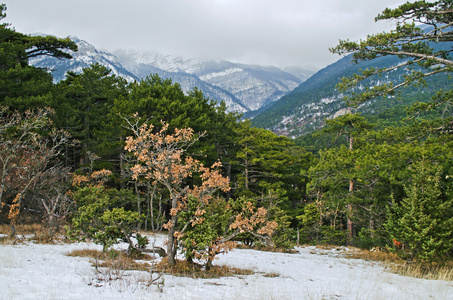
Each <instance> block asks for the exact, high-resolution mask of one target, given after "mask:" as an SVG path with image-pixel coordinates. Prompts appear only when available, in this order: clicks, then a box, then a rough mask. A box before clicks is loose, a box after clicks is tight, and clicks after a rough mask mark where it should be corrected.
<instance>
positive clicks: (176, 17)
mask: <svg viewBox="0 0 453 300" xmlns="http://www.w3.org/2000/svg"><path fill="white" fill-rule="evenodd" d="M0 2H2V3H6V6H7V11H6V13H7V17H6V19H5V20H4V21H5V22H7V23H11V24H12V26H13V27H15V28H16V31H19V32H22V33H36V32H43V33H46V34H52V35H56V36H58V37H66V36H69V35H75V36H77V37H79V38H80V39H83V40H86V41H87V42H89V43H91V44H93V45H94V46H95V47H96V48H98V49H102V50H107V51H109V50H110V51H112V50H116V49H135V50H139V51H155V52H159V53H163V54H172V55H182V56H184V57H191V58H192V57H193V58H203V59H225V60H230V61H234V62H242V63H249V64H265V65H276V66H282V67H283V66H293V65H295V66H314V67H317V68H322V67H324V66H326V65H328V64H330V63H333V62H334V61H336V60H338V59H339V56H337V55H333V54H331V53H330V52H329V50H328V48H329V47H333V46H335V45H336V44H337V42H338V40H339V39H348V38H349V39H351V40H357V39H360V38H366V35H367V34H371V33H377V32H381V31H384V30H389V29H390V28H391V26H392V25H394V24H392V23H391V22H386V21H380V22H377V23H375V22H374V17H375V16H376V15H377V14H378V13H380V12H381V11H382V10H384V9H385V8H386V7H392V8H394V7H397V6H398V5H399V4H402V3H404V2H406V1H405V0H403V1H399V0H71V1H69V0H3V1H2V0H0Z"/></svg>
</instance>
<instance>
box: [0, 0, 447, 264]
mask: <svg viewBox="0 0 453 300" xmlns="http://www.w3.org/2000/svg"><path fill="white" fill-rule="evenodd" d="M452 10H453V7H452V4H451V1H437V2H435V3H425V2H424V1H417V2H414V3H407V4H404V5H402V6H401V7H399V8H398V9H393V10H390V9H388V10H385V11H384V12H383V13H382V14H381V15H379V16H378V19H379V20H381V19H382V20H396V21H398V25H397V26H396V28H395V30H394V31H392V32H390V33H381V34H377V35H370V36H369V37H368V39H367V40H366V41H360V42H350V41H340V43H339V45H338V46H337V47H335V48H333V49H331V51H332V52H334V53H339V54H341V55H345V54H351V55H350V56H347V57H346V58H343V59H342V60H340V61H339V62H338V63H336V64H335V68H333V67H331V68H330V70H335V71H334V72H327V71H321V72H320V73H318V74H317V75H315V76H314V77H313V78H311V79H310V80H308V81H307V82H306V83H305V84H303V85H301V86H300V87H299V88H298V89H296V90H295V91H294V92H293V93H292V94H291V95H289V96H287V97H286V98H285V100H284V101H283V103H285V105H284V106H280V108H279V109H281V110H282V113H281V114H280V116H287V115H286V114H287V111H288V110H292V111H293V112H295V114H294V117H295V118H296V119H298V121H297V122H295V121H294V120H295V119H292V117H291V118H289V116H287V117H288V120H287V122H286V123H285V124H286V126H287V127H286V128H285V129H284V130H288V132H290V133H291V134H290V135H293V136H299V135H301V134H302V133H304V132H308V131H310V130H313V129H319V130H317V131H316V133H315V134H313V135H305V136H302V137H300V138H298V139H296V140H293V139H290V138H289V137H285V136H281V135H277V134H275V133H273V132H272V131H270V130H268V129H262V128H258V127H255V126H252V122H251V121H240V115H238V114H235V113H231V112H227V108H226V106H225V104H224V103H216V102H214V101H212V100H210V99H208V98H207V97H205V95H204V94H203V93H202V92H201V91H200V90H199V89H196V88H195V89H193V90H192V91H191V92H190V93H184V91H183V90H182V88H181V86H180V85H179V84H176V83H173V82H172V81H171V80H170V79H163V78H160V77H159V76H157V75H149V76H147V77H146V78H144V79H143V80H141V81H134V82H128V81H126V80H125V79H124V78H122V77H119V76H117V75H114V74H112V71H111V70H109V69H108V68H106V67H105V66H102V65H100V64H93V65H91V66H90V67H88V68H84V69H83V70H82V72H81V73H77V74H76V73H75V72H69V73H68V74H67V75H66V77H65V79H64V80H61V81H59V82H58V83H55V82H54V81H53V78H52V76H51V75H50V74H49V73H47V72H46V71H45V70H43V69H40V68H38V67H35V66H32V65H31V64H30V63H29V61H30V59H31V58H34V57H41V56H52V57H55V58H58V59H62V60H70V59H71V57H70V55H69V54H68V52H67V51H68V50H72V51H76V50H77V49H76V48H77V46H76V44H75V43H74V42H73V41H71V40H70V39H58V38H55V37H50V36H45V37H42V36H30V35H27V34H24V33H19V32H16V31H15V30H14V29H13V27H11V26H10V25H8V24H2V25H1V26H0V31H1V34H0V49H1V50H2V52H1V58H0V78H1V80H0V91H1V92H0V102H1V110H0V113H1V114H0V117H1V119H0V120H1V122H0V201H1V205H2V206H1V207H2V209H1V215H0V222H1V223H2V224H8V225H10V227H11V234H12V235H14V234H15V228H16V226H17V225H18V224H23V223H27V222H43V224H44V227H45V229H46V235H47V237H48V239H50V240H51V239H53V238H54V237H55V235H57V234H58V233H64V234H66V235H67V236H68V237H69V238H71V239H74V240H81V239H90V240H93V241H95V242H96V243H98V244H101V245H102V246H103V249H104V251H108V250H109V249H110V248H111V247H112V246H113V245H114V244H116V243H118V242H120V241H125V242H127V243H128V244H129V251H128V253H139V252H144V251H147V247H150V246H151V245H148V240H147V238H146V237H143V236H142V235H140V233H138V231H139V230H145V231H150V230H152V231H164V232H165V233H166V234H167V239H168V242H167V244H166V249H161V248H159V249H154V250H155V251H159V253H163V255H165V256H166V259H167V260H166V262H167V263H168V264H169V265H170V266H174V265H175V264H177V260H176V253H177V251H178V250H179V251H181V252H182V253H183V254H184V255H185V258H186V260H187V262H188V263H191V264H192V265H193V266H194V265H195V262H194V261H195V260H197V261H198V262H202V263H203V267H204V270H209V269H210V268H211V267H212V262H213V260H214V259H215V257H216V255H218V254H220V253H223V252H226V251H229V250H231V249H233V248H234V247H236V246H237V243H238V242H240V243H242V244H243V245H248V246H256V247H265V248H266V249H273V250H279V251H288V250H290V249H291V248H292V247H293V245H294V244H295V243H307V244H335V245H345V244H347V245H354V246H358V247H361V248H367V249H371V248H378V249H388V250H389V251H392V252H395V253H397V254H398V255H399V256H400V257H401V258H403V259H406V260H409V261H411V262H416V263H421V264H425V263H426V264H429V263H432V262H439V263H445V262H446V261H449V260H451V257H452V255H453V189H452V187H453V185H452V176H453V175H452V174H453V165H452V162H453V152H452V150H451V149H453V139H452V135H451V133H452V130H453V128H452V120H453V118H452V117H453V116H452V113H451V110H450V109H451V102H452V96H453V91H452V90H451V79H450V77H449V75H451V72H452V70H453V69H452V68H453V62H452V60H451V51H453V49H452V47H451V42H452V40H453V31H452V26H451V24H452V23H451V22H452ZM5 11H6V7H5V5H2V6H1V12H2V14H1V19H3V18H4V17H5ZM412 19H414V20H418V21H422V22H423V23H425V24H426V25H428V26H430V27H429V28H430V29H429V30H425V31H422V30H420V27H417V26H415V24H412V23H405V22H404V21H406V20H412ZM439 24H447V25H439ZM433 43H435V44H433ZM431 45H443V46H441V47H437V46H436V47H430V46H431ZM351 61H352V62H353V63H361V64H360V66H361V67H362V69H361V70H358V69H357V68H355V67H351V65H350V63H351ZM384 62H385V63H384ZM325 70H329V68H327V69H325ZM394 74H397V75H398V76H394ZM342 77H343V78H342ZM334 86H336V88H334ZM323 87H324V88H323ZM325 87H329V88H327V89H326V88H325ZM403 87H406V89H404V90H401V88H403ZM398 91H401V94H398V93H397V92H398ZM304 95H308V96H306V97H307V98H304V97H305V96H304ZM310 95H311V96H310ZM313 95H316V97H318V98H320V99H323V100H322V101H321V102H324V104H325V107H329V106H330V107H331V108H329V109H330V110H324V111H323V110H321V109H320V107H319V104H316V105H318V106H316V105H315V104H314V103H315V102H314V101H313V98H312V97H314V96H313ZM300 99H303V101H305V102H303V101H302V102H301V100H300ZM418 101H420V102H418ZM301 103H303V105H302V104H301ZM408 105H409V106H408ZM341 108H348V109H346V110H343V111H342V113H341V114H337V115H336V116H334V115H335V112H338V110H339V109H341ZM406 109H407V114H406ZM304 110H308V111H307V112H305V116H306V117H301V115H298V114H300V113H302V112H304ZM272 111H273V110H272V109H269V110H268V111H266V113H268V116H269V117H270V116H271V115H272ZM326 111H327V112H326ZM357 111H362V112H363V113H362V114H360V113H357ZM371 112H373V113H374V116H373V117H370V116H368V115H367V114H368V113H371ZM262 115H263V116H264V115H265V113H263V114H262ZM326 116H330V117H331V118H329V119H325V121H324V117H326ZM304 118H305V119H304ZM306 118H308V119H306ZM403 118H404V120H403ZM253 122H258V119H256V120H255V119H254V120H253ZM291 122H294V123H293V124H294V125H295V126H296V127H297V126H298V129H297V130H298V131H297V132H293V131H290V130H289V129H288V128H289V127H288V126H289V124H290V123H291ZM321 122H325V123H326V124H325V126H324V127H322V128H321V126H320V124H321ZM278 123H279V121H278V118H276V119H275V123H273V126H274V127H275V128H274V127H273V128H272V129H273V130H276V129H278V130H283V129H282V128H280V127H278V126H279V125H278ZM255 124H257V123H255ZM291 130H292V129H291ZM64 225H65V226H66V229H63V227H64ZM148 250H149V249H148Z"/></svg>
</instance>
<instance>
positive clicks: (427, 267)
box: [345, 249, 453, 281]
mask: <svg viewBox="0 0 453 300" xmlns="http://www.w3.org/2000/svg"><path fill="white" fill-rule="evenodd" d="M345 255H346V256H347V257H350V258H357V259H363V260H368V261H375V262H381V263H383V264H384V265H385V266H386V270H387V271H389V272H391V273H395V274H398V275H402V276H407V277H413V278H420V279H429V280H447V281H453V260H450V261H448V262H446V263H445V264H438V263H423V262H413V263H407V262H406V261H405V260H403V259H401V258H399V257H398V255H396V254H394V253H390V252H388V251H368V250H362V249H358V250H356V251H354V252H348V253H345Z"/></svg>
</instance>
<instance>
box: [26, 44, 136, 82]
mask: <svg viewBox="0 0 453 300" xmlns="http://www.w3.org/2000/svg"><path fill="white" fill-rule="evenodd" d="M70 38H71V40H73V41H74V42H75V43H76V44H77V46H78V48H79V49H78V51H77V52H73V51H69V53H70V54H71V55H72V57H73V58H72V59H61V60H59V59H56V58H52V57H46V56H38V57H35V58H32V59H31V60H30V62H31V63H32V64H33V65H34V66H36V67H40V68H47V69H49V70H50V71H52V75H53V77H54V81H56V82H57V81H60V80H63V79H65V77H66V72H67V71H74V72H76V73H81V72H82V69H83V68H87V67H89V66H90V65H91V64H94V63H100V64H101V65H104V66H106V67H107V68H109V69H111V70H112V73H113V74H115V75H117V76H121V77H123V78H125V79H126V80H127V81H129V82H130V81H134V80H138V77H136V76H135V75H133V74H132V73H131V72H129V71H128V70H126V69H125V68H123V66H122V65H121V63H120V62H119V61H118V59H117V58H116V57H115V56H114V55H113V54H110V53H108V52H105V51H99V50H97V49H96V48H95V47H94V46H93V45H91V44H89V43H88V42H86V41H84V40H81V39H79V38H77V37H75V36H71V37H70Z"/></svg>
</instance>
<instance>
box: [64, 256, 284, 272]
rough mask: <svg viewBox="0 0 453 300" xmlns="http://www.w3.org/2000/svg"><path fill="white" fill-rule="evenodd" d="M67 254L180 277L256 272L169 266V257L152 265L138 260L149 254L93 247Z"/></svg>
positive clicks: (107, 265) (95, 263) (96, 264)
mask: <svg viewBox="0 0 453 300" xmlns="http://www.w3.org/2000/svg"><path fill="white" fill-rule="evenodd" d="M66 255H67V256H78V257H88V258H91V259H92V261H91V262H92V265H93V266H94V267H95V268H96V269H99V268H108V269H111V270H138V271H150V268H151V267H152V269H153V272H156V273H165V274H169V275H174V276H180V277H190V278H220V277H228V276H241V275H252V274H254V273H255V272H254V271H252V270H248V269H240V268H232V267H228V266H212V267H211V269H209V270H205V268H204V266H202V265H200V264H196V263H194V264H191V263H189V262H187V261H186V260H177V262H176V265H174V266H169V265H168V263H167V259H166V258H163V259H162V261H161V262H160V263H158V264H155V265H153V266H151V265H150V264H149V263H147V262H138V261H137V260H142V261H143V260H153V258H152V257H151V256H149V255H146V254H142V253H137V254H134V255H133V256H129V257H128V256H127V255H126V254H125V252H123V251H118V250H111V251H109V252H102V251H100V250H93V249H79V250H73V251H71V252H69V253H68V254H66ZM264 276H266V277H278V276H279V275H278V274H273V273H272V274H265V275H264Z"/></svg>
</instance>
